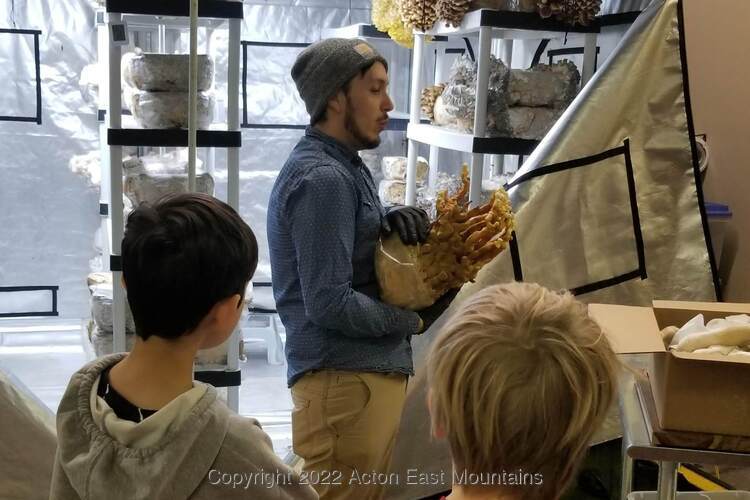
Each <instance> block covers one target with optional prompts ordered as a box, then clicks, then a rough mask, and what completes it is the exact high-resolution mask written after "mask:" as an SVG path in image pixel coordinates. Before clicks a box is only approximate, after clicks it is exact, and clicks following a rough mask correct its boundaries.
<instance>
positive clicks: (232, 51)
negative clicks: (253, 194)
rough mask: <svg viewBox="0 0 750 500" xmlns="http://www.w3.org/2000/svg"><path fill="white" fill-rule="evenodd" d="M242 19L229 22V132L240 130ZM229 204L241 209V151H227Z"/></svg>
mask: <svg viewBox="0 0 750 500" xmlns="http://www.w3.org/2000/svg"><path fill="white" fill-rule="evenodd" d="M240 28H241V24H240V19H230V20H229V50H228V54H227V58H228V64H229V72H228V73H229V74H228V77H227V130H231V131H237V130H240V108H239V96H240ZM227 203H228V204H229V206H231V207H232V208H234V209H235V210H237V211H239V208H240V150H239V148H228V149H227Z"/></svg>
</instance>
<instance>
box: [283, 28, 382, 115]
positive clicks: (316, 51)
mask: <svg viewBox="0 0 750 500" xmlns="http://www.w3.org/2000/svg"><path fill="white" fill-rule="evenodd" d="M376 61H378V62H381V63H383V65H384V66H385V68H386V69H388V63H387V62H386V61H385V59H384V58H383V56H381V55H380V54H379V53H378V51H377V50H375V48H374V47H373V46H372V45H370V44H369V43H367V42H365V41H364V40H361V39H358V38H351V39H348V38H328V39H326V40H321V41H320V42H317V43H314V44H312V45H310V46H309V47H307V48H306V49H305V50H303V51H302V52H301V53H300V55H299V56H297V60H296V61H294V66H292V78H293V79H294V83H295V85H297V90H298V91H299V95H300V97H301V98H302V100H303V101H304V102H305V107H306V108H307V112H308V113H310V123H311V124H314V123H315V122H317V121H318V120H319V119H320V118H321V117H322V116H323V113H324V112H325V110H326V106H327V104H328V100H329V99H330V98H331V97H333V96H334V95H335V94H336V92H338V91H339V90H340V89H341V88H342V87H343V86H344V85H346V83H347V82H348V81H349V80H351V79H352V78H354V77H355V76H356V75H357V73H358V72H359V71H361V70H362V69H363V68H366V67H367V66H370V65H372V64H373V63H374V62H376Z"/></svg>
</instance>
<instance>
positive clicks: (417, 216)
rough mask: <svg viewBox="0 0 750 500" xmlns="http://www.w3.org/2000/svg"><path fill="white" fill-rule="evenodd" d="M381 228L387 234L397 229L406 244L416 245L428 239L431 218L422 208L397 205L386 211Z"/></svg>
mask: <svg viewBox="0 0 750 500" xmlns="http://www.w3.org/2000/svg"><path fill="white" fill-rule="evenodd" d="M381 229H382V232H383V235H385V236H388V235H389V234H391V232H392V231H393V230H394V229H395V230H396V231H398V235H399V236H400V237H401V241H402V242H404V244H405V245H416V244H417V243H424V241H425V240H426V239H427V235H428V234H429V232H430V218H429V217H428V216H427V212H425V211H424V210H422V209H421V208H416V207H406V206H402V205H396V206H395V207H391V208H390V209H389V210H388V212H386V214H385V217H383V222H382V224H381Z"/></svg>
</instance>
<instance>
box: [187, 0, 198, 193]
mask: <svg viewBox="0 0 750 500" xmlns="http://www.w3.org/2000/svg"><path fill="white" fill-rule="evenodd" d="M188 69H189V71H190V85H189V87H188V100H189V104H188V191H190V192H191V193H192V192H195V160H196V151H195V147H196V145H197V143H198V142H197V135H196V132H197V130H196V129H197V125H198V116H197V113H198V0H190V56H189V64H188Z"/></svg>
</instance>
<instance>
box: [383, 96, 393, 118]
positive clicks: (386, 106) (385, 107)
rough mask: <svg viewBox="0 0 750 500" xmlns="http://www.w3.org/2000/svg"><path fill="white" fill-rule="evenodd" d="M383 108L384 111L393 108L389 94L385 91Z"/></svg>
mask: <svg viewBox="0 0 750 500" xmlns="http://www.w3.org/2000/svg"><path fill="white" fill-rule="evenodd" d="M383 110H384V111H385V112H386V113H387V112H388V111H392V110H393V101H392V100H391V96H389V95H388V93H387V92H386V94H385V101H384V102H383Z"/></svg>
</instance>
